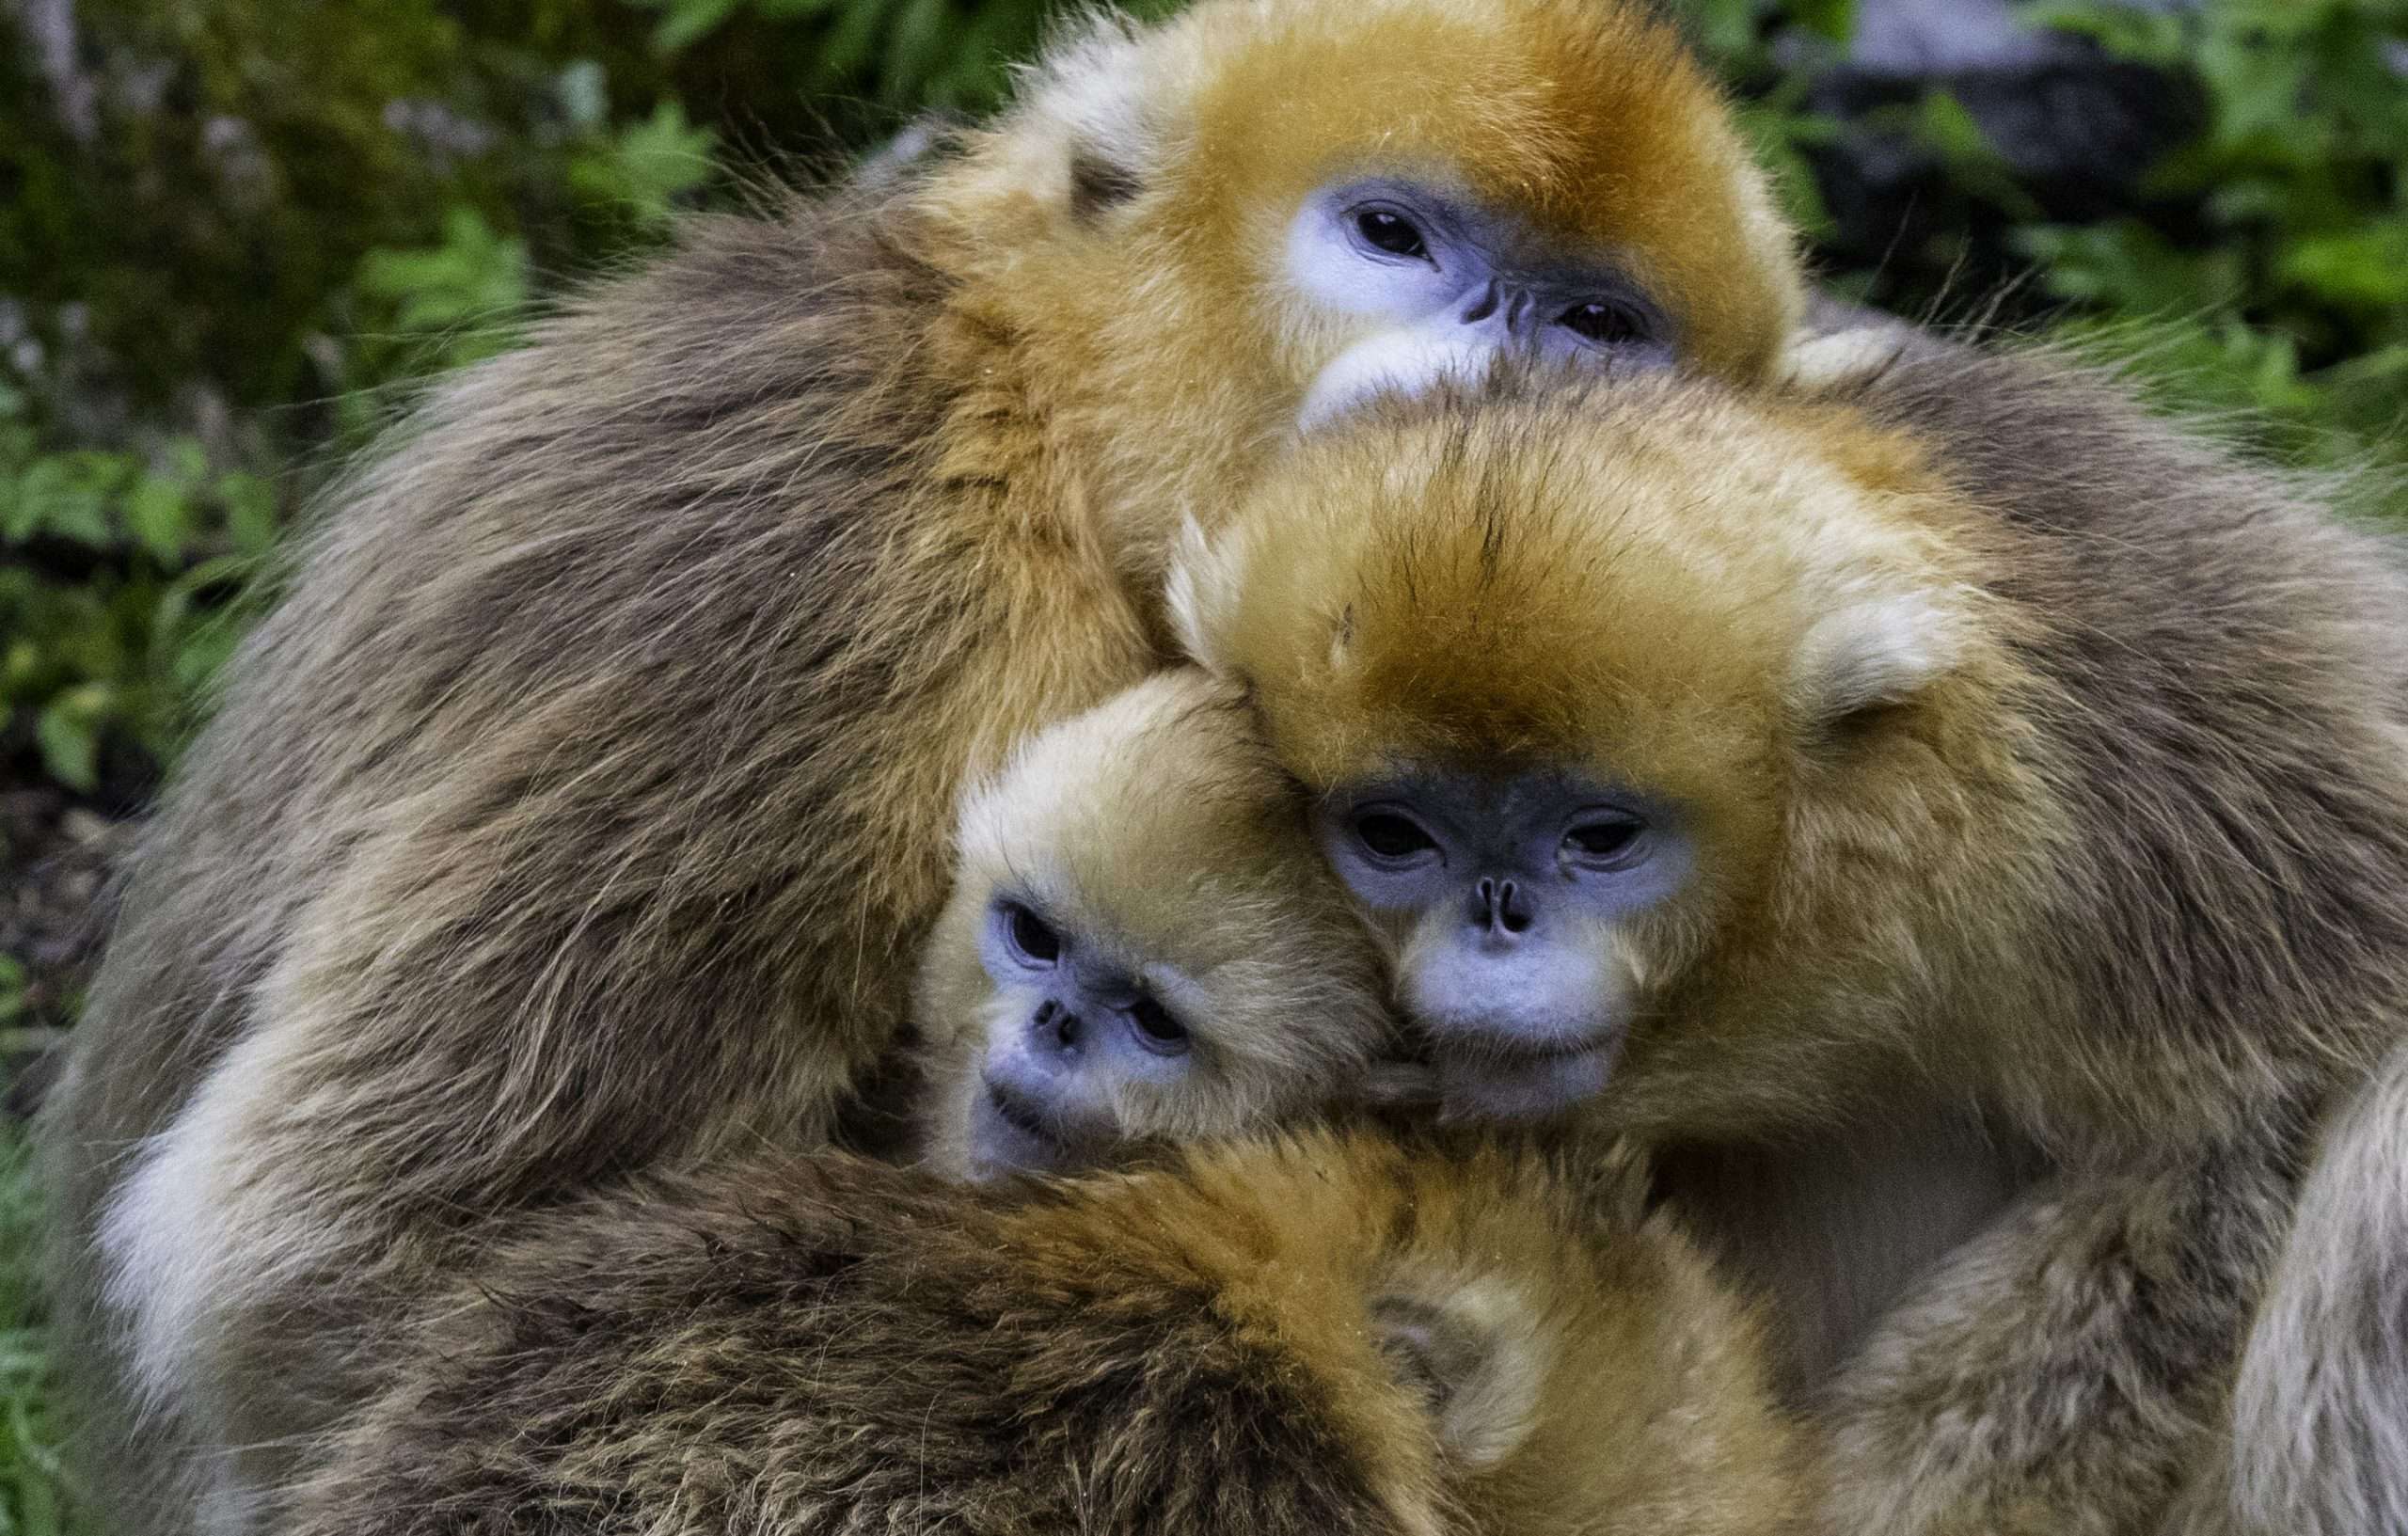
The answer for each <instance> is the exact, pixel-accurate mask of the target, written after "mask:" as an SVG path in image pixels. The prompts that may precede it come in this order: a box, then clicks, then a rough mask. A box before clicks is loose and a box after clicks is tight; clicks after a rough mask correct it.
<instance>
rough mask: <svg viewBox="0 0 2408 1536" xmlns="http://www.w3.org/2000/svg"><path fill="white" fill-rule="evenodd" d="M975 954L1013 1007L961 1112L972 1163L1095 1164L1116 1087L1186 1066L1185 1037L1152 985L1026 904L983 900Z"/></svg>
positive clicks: (1190, 1054) (1167, 1079)
mask: <svg viewBox="0 0 2408 1536" xmlns="http://www.w3.org/2000/svg"><path fill="white" fill-rule="evenodd" d="M978 958H979V961H980V963H981V964H982V965H984V966H985V967H986V970H987V974H988V975H989V977H990V978H991V979H992V980H993V981H994V983H995V989H996V993H997V995H998V996H999V997H1000V998H1003V999H1005V1000H1006V1004H1007V1006H1010V1008H1011V1009H1012V1010H1013V1012H1012V1015H1011V1020H1012V1021H1011V1023H1010V1024H1009V1025H1008V1026H1007V1027H1006V1028H1005V1029H1002V1030H998V1031H996V1032H995V1035H994V1037H991V1038H990V1041H989V1044H988V1051H987V1059H986V1063H985V1067H984V1081H983V1082H982V1083H981V1085H980V1087H979V1091H978V1094H977V1097H976V1099H975V1101H974V1104H973V1106H972V1109H971V1132H970V1137H971V1156H972V1159H973V1161H974V1163H975V1164H979V1165H980V1166H981V1167H982V1168H984V1169H985V1170H987V1171H990V1172H998V1171H1003V1170H1007V1169H1012V1168H1032V1169H1039V1170H1046V1171H1062V1170H1067V1169H1071V1168H1076V1167H1080V1166H1083V1165H1085V1164H1089V1163H1092V1162H1094V1161H1096V1159H1097V1158H1098V1156H1099V1155H1100V1154H1101V1153H1102V1152H1103V1151H1104V1150H1105V1149H1106V1148H1109V1147H1110V1146H1111V1144H1112V1143H1113V1142H1114V1141H1116V1140H1117V1139H1118V1138H1119V1136H1120V1128H1119V1125H1118V1123H1117V1119H1116V1117H1115V1115H1114V1109H1113V1091H1114V1089H1115V1087H1116V1086H1117V1085H1121V1084H1125V1083H1129V1082H1148V1083H1152V1084H1157V1085H1164V1086H1165V1087H1167V1086H1170V1085H1176V1084H1177V1083H1179V1082H1180V1080H1181V1079H1182V1078H1183V1077H1184V1076H1185V1075H1186V1073H1187V1072H1188V1070H1189V1069H1190V1068H1191V1067H1192V1065H1193V1063H1194V1056H1195V1050H1194V1047H1195V1038H1194V1037H1193V1036H1192V1035H1191V1034H1190V1033H1189V1031H1188V1028H1187V1026H1186V1024H1184V1023H1183V1022H1182V1021H1180V1017H1179V1015H1178V1014H1176V1013H1174V1012H1173V1011H1172V1010H1171V1008H1170V1007H1169V1006H1166V1005H1165V1004H1164V1001H1163V999H1162V998H1161V997H1160V996H1159V995H1157V994H1158V992H1159V991H1160V990H1161V989H1160V988H1157V987H1154V986H1151V985H1149V984H1148V983H1147V982H1146V981H1144V980H1142V979H1141V978H1140V977H1139V976H1138V975H1137V974H1135V972H1134V970H1133V968H1132V967H1131V966H1129V965H1128V964H1126V963H1125V962H1123V961H1121V960H1119V959H1117V958H1114V957H1112V956H1110V955H1107V954H1105V953H1102V952H1101V948H1100V946H1097V945H1094V944H1091V943H1089V942H1085V937H1084V936H1083V935H1081V934H1079V933H1076V932H1074V931H1072V930H1070V929H1068V928H1061V927H1056V926H1054V923H1053V922H1051V921H1050V920H1049V919H1048V918H1047V917H1046V916H1045V915H1044V914H1043V913H1042V912H1040V911H1038V910H1037V909H1036V908H1035V907H1034V906H1033V905H1030V904H1028V903H1026V902H1023V901H1021V900H1018V899H1016V898H1013V897H1010V896H1001V897H998V898H997V899H996V900H995V901H994V902H993V903H991V904H990V906H989V908H988V911H987V922H986V926H985V929H984V930H983V931H982V932H981V934H980V935H979V941H978Z"/></svg>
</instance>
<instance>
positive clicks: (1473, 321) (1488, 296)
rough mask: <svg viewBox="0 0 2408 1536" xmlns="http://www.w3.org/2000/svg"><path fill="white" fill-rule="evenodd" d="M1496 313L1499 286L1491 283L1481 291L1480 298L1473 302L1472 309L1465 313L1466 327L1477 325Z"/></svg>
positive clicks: (1466, 310)
mask: <svg viewBox="0 0 2408 1536" xmlns="http://www.w3.org/2000/svg"><path fill="white" fill-rule="evenodd" d="M1496 312H1497V284H1496V283H1495V282H1494V281H1491V282H1490V283H1489V285H1488V286H1487V287H1485V288H1483V289H1481V291H1480V296H1479V297H1478V298H1476V299H1474V300H1472V301H1471V308H1470V309H1465V311H1464V313H1463V322H1464V324H1465V325H1479V324H1480V323H1481V321H1483V320H1486V319H1487V318H1488V317H1489V316H1490V315H1493V314H1495V313H1496Z"/></svg>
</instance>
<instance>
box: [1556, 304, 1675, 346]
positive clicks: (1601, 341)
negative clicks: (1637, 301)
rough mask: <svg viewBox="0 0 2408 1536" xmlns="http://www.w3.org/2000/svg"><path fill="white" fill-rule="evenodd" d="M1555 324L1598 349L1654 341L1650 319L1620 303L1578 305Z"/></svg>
mask: <svg viewBox="0 0 2408 1536" xmlns="http://www.w3.org/2000/svg"><path fill="white" fill-rule="evenodd" d="M1555 323H1556V324H1557V325H1560V326H1562V327H1563V328H1564V329H1565V330H1568V331H1570V332H1571V333H1572V334H1573V335H1575V336H1576V337H1578V338H1580V339H1581V340H1584V341H1588V342H1591V343H1592V344H1593V345H1596V346H1616V345H1620V344H1623V343H1626V342H1630V341H1645V340H1651V337H1650V336H1649V333H1648V327H1647V318H1646V316H1644V315H1642V314H1640V313H1639V312H1638V311H1637V310H1635V309H1630V308H1628V307H1627V306H1624V305H1620V304H1608V303H1604V302H1601V301H1596V300H1592V301H1590V302H1588V303H1585V304H1576V305H1574V306H1573V307H1572V308H1571V309H1566V310H1564V311H1563V313H1561V314H1560V315H1558V316H1556V317H1555Z"/></svg>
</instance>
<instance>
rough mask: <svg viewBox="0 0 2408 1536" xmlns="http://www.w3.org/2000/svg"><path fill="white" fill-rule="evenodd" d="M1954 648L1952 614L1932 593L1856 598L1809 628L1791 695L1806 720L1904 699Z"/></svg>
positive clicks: (1943, 665)
mask: <svg viewBox="0 0 2408 1536" xmlns="http://www.w3.org/2000/svg"><path fill="white" fill-rule="evenodd" d="M1956 659H1957V620H1956V618H1955V617H1954V615H1952V614H1951V613H1950V611H1949V610H1947V609H1946V608H1945V607H1944V606H1942V604H1941V602H1940V601H1939V600H1938V598H1937V596H1936V594H1930V593H1922V592H1910V593H1895V594H1888V595H1885V596H1880V597H1870V598H1865V599H1861V600H1860V601H1857V602H1853V603H1850V604H1848V605H1846V606H1845V607H1842V608H1840V609H1839V610H1836V611H1834V612H1831V613H1828V614H1825V615H1824V616H1823V617H1822V618H1821V619H1818V620H1816V621H1815V623H1814V626H1813V627H1812V628H1810V629H1809V630H1807V632H1806V639H1805V641H1804V642H1803V643H1802V644H1801V645H1799V646H1798V657H1797V662H1796V665H1795V667H1794V668H1793V671H1792V674H1791V677H1790V698H1791V703H1792V704H1793V705H1794V706H1795V707H1796V709H1797V710H1798V714H1799V716H1800V717H1801V718H1802V719H1803V720H1805V721H1806V722H1807V723H1809V724H1811V725H1814V726H1818V727H1827V726H1832V725H1837V724H1839V723H1840V722H1842V721H1844V720H1847V719H1848V718H1849V717H1851V716H1855V715H1861V714H1866V713H1869V712H1870V711H1873V710H1877V709H1886V708H1889V707H1891V706H1892V705H1901V704H1904V703H1906V702H1907V701H1908V700H1909V699H1911V698H1913V697H1914V696H1915V695H1916V694H1917V693H1919V692H1921V691H1922V690H1923V689H1924V687H1925V685H1926V684H1928V683H1929V682H1930V681H1931V680H1932V679H1933V678H1935V677H1937V676H1939V675H1940V674H1941V673H1943V672H1945V671H1947V670H1948V668H1949V667H1950V666H1951V665H1952V664H1954V662H1955V661H1956Z"/></svg>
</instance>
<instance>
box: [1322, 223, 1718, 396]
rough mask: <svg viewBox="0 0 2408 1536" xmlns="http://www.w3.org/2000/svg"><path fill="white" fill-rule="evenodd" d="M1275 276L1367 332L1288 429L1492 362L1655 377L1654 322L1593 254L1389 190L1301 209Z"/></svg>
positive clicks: (1658, 358)
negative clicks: (1647, 372) (1524, 359)
mask: <svg viewBox="0 0 2408 1536" xmlns="http://www.w3.org/2000/svg"><path fill="white" fill-rule="evenodd" d="M1288 275H1289V278H1290V280H1291V281H1292V282H1294V283H1295V284H1296V285H1297V287H1298V288H1299V289H1301V290H1302V291H1303V292H1304V293H1306V294H1307V295H1308V296H1309V297H1310V298H1311V299H1312V300H1313V301H1314V302H1315V303H1316V304H1318V305H1320V306H1322V307H1323V309H1328V310H1331V311H1334V312H1337V313H1341V314H1349V315H1357V316H1362V317H1364V318H1366V319H1368V320H1370V321H1372V322H1374V323H1375V324H1377V325H1378V327H1379V328H1378V329H1377V330H1376V331H1374V332H1373V333H1372V334H1371V335H1370V336H1368V337H1366V338H1364V339H1363V340H1359V341H1357V342H1355V344H1354V345H1353V346H1351V347H1349V348H1348V349H1347V350H1346V351H1345V352H1344V353H1342V354H1340V355H1339V356H1338V357H1336V358H1334V359H1333V360H1332V361H1331V362H1330V363H1329V364H1328V366H1327V367H1325V368H1324V369H1323V371H1322V372H1321V374H1320V376H1319V377H1318V378H1317V379H1315V381H1314V383H1313V386H1312V388H1311V389H1310V390H1309V391H1308V392H1307V396H1306V400H1305V404H1304V406H1303V409H1302V410H1301V412H1300V413H1299V417H1298V424H1299V425H1301V426H1304V427H1307V428H1310V427H1312V426H1315V425H1317V424H1319V423H1320V422H1322V421H1324V420H1328V419H1330V418H1331V417H1334V416H1337V415H1339V414H1341V413H1343V412H1345V411H1346V410H1348V409H1350V408H1351V407H1353V406H1354V405H1355V404H1358V403H1360V402H1361V401H1363V400H1365V399H1368V398H1369V397H1370V396H1372V395H1375V394H1382V393H1404V394H1410V393H1413V392H1415V391H1417V390H1418V389H1421V388H1426V387H1427V386H1428V385H1429V384H1431V383H1432V382H1433V381H1434V380H1436V379H1438V378H1440V377H1442V376H1450V375H1451V376H1455V377H1477V376H1478V375H1479V373H1480V372H1481V370H1482V369H1483V368H1485V366H1486V365H1487V363H1488V362H1489V360H1490V359H1492V358H1494V357H1497V356H1500V355H1506V354H1521V355H1524V356H1533V357H1542V358H1552V359H1558V360H1562V361H1570V362H1580V363H1593V364H1595V365H1597V366H1600V367H1603V366H1608V365H1610V366H1614V367H1624V368H1626V367H1662V366H1665V365H1667V364H1669V363H1670V362H1671V360H1672V346H1673V341H1674V337H1673V335H1672V329H1671V324H1670V322H1669V321H1668V320H1667V318H1666V317H1665V314H1664V312H1663V310H1662V309H1660V308H1659V307H1657V306H1656V304H1654V303H1652V302H1651V301H1650V300H1649V299H1648V297H1647V295H1646V293H1644V292H1642V291H1641V290H1640V287H1639V285H1638V284H1636V283H1635V282H1633V281H1631V279H1630V278H1629V277H1626V276H1624V274H1623V273H1621V272H1620V271H1618V270H1617V269H1616V268H1615V267H1614V266H1613V265H1612V263H1611V262H1610V261H1608V259H1607V258H1606V256H1605V255H1604V253H1589V254H1587V255H1578V256H1576V255H1570V254H1567V253H1565V252H1563V251H1561V250H1560V249H1556V248H1550V246H1549V245H1547V244H1546V243H1545V242H1544V241H1542V240H1540V239H1539V238H1537V237H1536V236H1535V235H1533V234H1532V233H1531V232H1530V231H1529V230H1527V229H1526V228H1524V227H1523V226H1522V225H1521V224H1520V223H1519V222H1518V221H1516V220H1513V219H1511V218H1507V217H1504V216H1502V215H1499V214H1494V213H1490V212H1488V211H1485V210H1483V209H1481V208H1479V207H1476V206H1474V205H1473V204H1472V203H1470V202H1469V201H1468V200H1466V199H1465V198H1460V197H1456V196H1453V195H1450V194H1449V193H1446V192H1444V191H1441V190H1439V189H1437V188H1434V187H1431V186H1428V185H1424V184H1421V183H1418V182H1413V181H1409V180H1405V179H1402V178H1392V177H1383V178H1372V179H1368V180H1360V181H1351V182H1340V183H1339V184H1337V185H1335V186H1330V187H1325V188H1323V189H1322V190H1321V191H1319V192H1316V193H1314V194H1313V195H1312V196H1311V197H1310V198H1307V199H1306V200H1305V205H1304V207H1303V208H1302V209H1301V210H1300V211H1299V212H1298V213H1297V214H1296V217H1295V220H1294V222H1293V223H1292V224H1291V225H1290V227H1289V231H1288Z"/></svg>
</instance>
